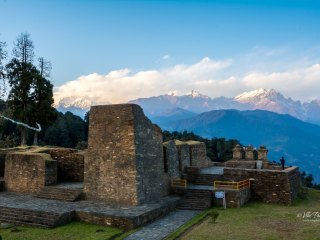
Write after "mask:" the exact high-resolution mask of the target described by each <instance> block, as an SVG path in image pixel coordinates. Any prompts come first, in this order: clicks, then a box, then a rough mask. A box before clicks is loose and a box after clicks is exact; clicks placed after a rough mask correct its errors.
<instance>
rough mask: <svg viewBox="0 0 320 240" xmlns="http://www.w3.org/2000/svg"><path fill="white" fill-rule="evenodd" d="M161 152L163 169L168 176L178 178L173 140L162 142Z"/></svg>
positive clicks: (177, 163)
mask: <svg viewBox="0 0 320 240" xmlns="http://www.w3.org/2000/svg"><path fill="white" fill-rule="evenodd" d="M163 154H164V156H163V157H164V164H165V168H166V169H165V171H167V172H168V174H169V177H171V178H179V177H180V172H179V160H178V151H177V147H176V144H175V142H174V141H173V140H170V141H167V142H165V143H163Z"/></svg>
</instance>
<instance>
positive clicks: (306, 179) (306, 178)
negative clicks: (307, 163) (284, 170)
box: [301, 171, 320, 189]
mask: <svg viewBox="0 0 320 240" xmlns="http://www.w3.org/2000/svg"><path fill="white" fill-rule="evenodd" d="M313 180H314V179H313V176H312V174H308V175H307V173H306V172H304V171H303V172H302V173H301V184H302V186H304V187H307V188H315V189H320V184H316V183H314V182H313Z"/></svg>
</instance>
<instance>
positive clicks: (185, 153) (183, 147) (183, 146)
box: [175, 140, 190, 172]
mask: <svg viewBox="0 0 320 240" xmlns="http://www.w3.org/2000/svg"><path fill="white" fill-rule="evenodd" d="M175 144H176V147H177V151H178V160H179V170H180V171H181V172H184V170H185V168H186V167H190V152H189V145H188V144H187V143H186V142H182V141H179V140H175Z"/></svg>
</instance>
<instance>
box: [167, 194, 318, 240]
mask: <svg viewBox="0 0 320 240" xmlns="http://www.w3.org/2000/svg"><path fill="white" fill-rule="evenodd" d="M213 209H214V210H215V211H217V212H218V213H219V217H218V218H217V221H216V223H211V222H210V221H209V220H208V219H205V220H204V221H203V222H202V223H201V224H199V225H197V226H195V227H194V228H192V229H191V231H188V232H187V233H186V234H184V235H183V236H182V237H181V239H188V240H190V239H191V240H204V239H215V240H225V239H232V240H235V239H236V240H242V239H246V240H256V239H265V240H278V239H292V240H304V239H306V240H311V239H314V240H316V239H318V240H319V239H320V191H317V190H308V197H307V199H299V200H298V201H297V202H296V203H295V204H293V205H291V206H284V205H275V204H264V203H249V204H247V205H245V206H243V207H241V208H232V209H231V208H230V209H226V210H224V209H222V208H218V207H215V208H213ZM306 211H310V212H319V216H318V217H316V218H314V219H315V221H305V220H303V219H302V217H298V214H303V213H304V212H306ZM195 220H196V219H195ZM187 224H189V223H187ZM187 224H186V225H184V226H182V227H181V228H179V229H178V230H177V231H176V232H174V233H173V234H171V235H170V236H168V237H167V239H175V238H176V237H177V236H179V232H180V233H181V232H183V231H184V230H185V229H186V228H188V226H187ZM179 239H180V238H179Z"/></svg>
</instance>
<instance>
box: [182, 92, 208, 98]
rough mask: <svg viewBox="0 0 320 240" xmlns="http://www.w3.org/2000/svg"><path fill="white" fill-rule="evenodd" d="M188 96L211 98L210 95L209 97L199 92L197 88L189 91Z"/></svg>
mask: <svg viewBox="0 0 320 240" xmlns="http://www.w3.org/2000/svg"><path fill="white" fill-rule="evenodd" d="M186 96H188V97H192V98H205V99H209V98H210V97H208V96H206V95H203V94H201V93H199V92H198V91H196V90H191V92H189V93H187V95H186Z"/></svg>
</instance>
